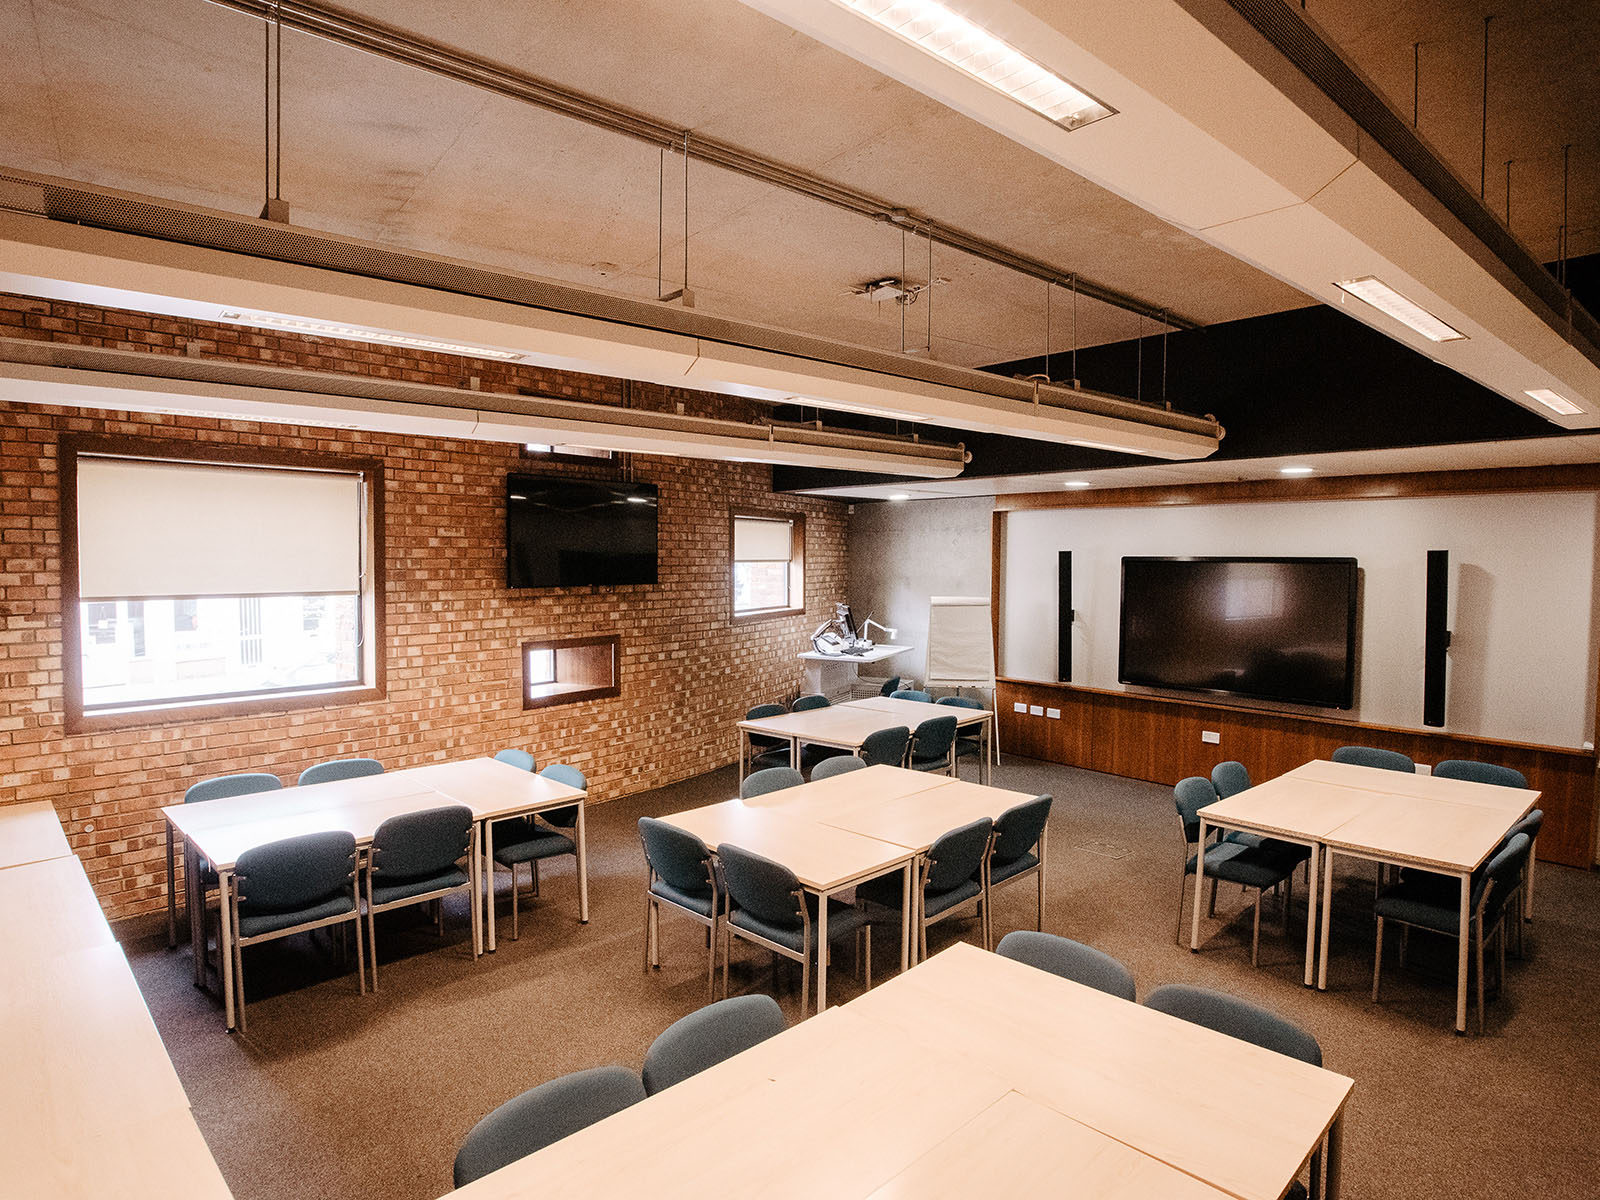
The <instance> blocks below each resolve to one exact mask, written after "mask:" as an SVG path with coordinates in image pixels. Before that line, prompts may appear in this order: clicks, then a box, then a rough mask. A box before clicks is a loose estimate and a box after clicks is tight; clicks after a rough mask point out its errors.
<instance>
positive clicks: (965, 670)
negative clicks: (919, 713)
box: [928, 596, 994, 686]
mask: <svg viewBox="0 0 1600 1200" xmlns="http://www.w3.org/2000/svg"><path fill="white" fill-rule="evenodd" d="M993 682H994V631H993V629H992V627H991V626H990V623H989V598H988V597H987V596H933V597H931V598H930V600H929V606H928V683H929V684H930V685H941V684H942V685H944V686H957V685H968V686H972V685H977V684H984V685H988V684H990V683H993Z"/></svg>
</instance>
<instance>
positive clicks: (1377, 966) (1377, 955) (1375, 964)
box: [1372, 917, 1383, 1004]
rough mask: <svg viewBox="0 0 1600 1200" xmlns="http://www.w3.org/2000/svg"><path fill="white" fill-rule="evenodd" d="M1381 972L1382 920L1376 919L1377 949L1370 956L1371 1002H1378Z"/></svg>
mask: <svg viewBox="0 0 1600 1200" xmlns="http://www.w3.org/2000/svg"><path fill="white" fill-rule="evenodd" d="M1382 970H1383V918H1382V917H1379V918H1378V948H1377V950H1376V951H1375V952H1374V953H1373V955H1372V1002H1373V1003H1374V1004H1376V1003H1377V1002H1378V975H1379V973H1380V972H1381V971H1382Z"/></svg>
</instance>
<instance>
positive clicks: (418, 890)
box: [372, 867, 468, 907]
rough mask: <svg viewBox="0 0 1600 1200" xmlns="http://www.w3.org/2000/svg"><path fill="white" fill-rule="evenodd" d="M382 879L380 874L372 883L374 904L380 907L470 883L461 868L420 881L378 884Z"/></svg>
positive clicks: (411, 880)
mask: <svg viewBox="0 0 1600 1200" xmlns="http://www.w3.org/2000/svg"><path fill="white" fill-rule="evenodd" d="M382 878H383V875H382V873H381V872H380V873H379V874H378V875H377V876H375V877H374V879H373V881H372V902H373V903H374V904H376V905H379V906H380V907H381V906H382V905H385V904H393V903H394V902H395V901H397V900H409V899H410V898H411V897H412V896H424V895H427V893H429V892H442V891H444V890H445V889H446V888H456V887H465V886H466V885H467V882H468V880H467V873H466V872H465V871H463V870H462V869H461V868H460V867H451V868H450V869H449V870H447V871H440V872H439V873H438V874H437V875H424V876H423V877H421V878H420V879H391V880H389V881H388V882H386V883H380V882H378V881H379V880H381V879H382Z"/></svg>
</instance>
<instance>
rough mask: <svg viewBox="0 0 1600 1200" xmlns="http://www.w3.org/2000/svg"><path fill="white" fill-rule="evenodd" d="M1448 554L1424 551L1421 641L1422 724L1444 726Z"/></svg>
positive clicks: (1448, 579)
mask: <svg viewBox="0 0 1600 1200" xmlns="http://www.w3.org/2000/svg"><path fill="white" fill-rule="evenodd" d="M1449 620H1450V551H1448V550H1429V551H1428V600H1427V606H1426V615H1425V621H1426V625H1425V629H1424V633H1423V640H1422V723H1423V724H1424V725H1443V724H1444V695H1445V691H1444V685H1445V673H1446V672H1445V666H1446V657H1445V652H1446V651H1447V650H1449V649H1450V630H1449V628H1448V627H1447V626H1448V624H1449Z"/></svg>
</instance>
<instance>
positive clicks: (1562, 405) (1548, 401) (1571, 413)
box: [1522, 388, 1583, 417]
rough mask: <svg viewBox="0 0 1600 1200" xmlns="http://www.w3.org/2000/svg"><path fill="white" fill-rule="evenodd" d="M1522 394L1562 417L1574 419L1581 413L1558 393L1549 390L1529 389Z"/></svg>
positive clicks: (1579, 409) (1580, 410)
mask: <svg viewBox="0 0 1600 1200" xmlns="http://www.w3.org/2000/svg"><path fill="white" fill-rule="evenodd" d="M1522 394H1523V395H1524V396H1527V397H1530V398H1531V399H1534V400H1537V401H1538V402H1539V403H1540V404H1542V405H1544V406H1545V407H1546V408H1548V409H1549V410H1550V411H1551V412H1554V413H1560V414H1561V415H1562V416H1563V417H1575V416H1577V415H1578V414H1579V413H1581V412H1582V411H1583V409H1581V408H1579V407H1578V406H1577V405H1576V404H1574V403H1573V402H1572V401H1571V400H1568V399H1567V398H1566V397H1565V396H1563V395H1562V394H1561V393H1560V392H1552V391H1551V390H1550V389H1549V388H1529V389H1528V390H1527V391H1525V392H1523V393H1522Z"/></svg>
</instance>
